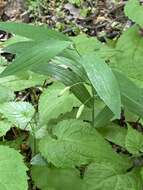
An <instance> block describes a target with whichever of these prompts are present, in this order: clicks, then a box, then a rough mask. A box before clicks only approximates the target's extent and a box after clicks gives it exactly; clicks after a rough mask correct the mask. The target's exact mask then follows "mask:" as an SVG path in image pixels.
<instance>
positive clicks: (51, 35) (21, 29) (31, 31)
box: [0, 22, 70, 41]
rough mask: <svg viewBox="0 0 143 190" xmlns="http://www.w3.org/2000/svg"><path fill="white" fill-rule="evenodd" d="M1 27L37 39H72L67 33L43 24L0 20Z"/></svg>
mask: <svg viewBox="0 0 143 190" xmlns="http://www.w3.org/2000/svg"><path fill="white" fill-rule="evenodd" d="M0 29H1V30H5V31H8V32H10V33H14V34H17V35H19V36H24V37H26V38H29V39H32V40H36V41H47V40H49V39H59V40H68V41H70V39H69V38H68V37H66V36H65V35H63V34H61V33H59V32H57V31H55V30H51V29H49V28H47V27H43V26H33V25H29V24H24V23H15V22H0Z"/></svg>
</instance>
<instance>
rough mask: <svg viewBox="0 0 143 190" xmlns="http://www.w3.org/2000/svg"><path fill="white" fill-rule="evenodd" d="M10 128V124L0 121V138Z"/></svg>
mask: <svg viewBox="0 0 143 190" xmlns="http://www.w3.org/2000/svg"><path fill="white" fill-rule="evenodd" d="M10 128H11V123H10V122H7V121H0V137H2V136H4V135H5V134H6V133H7V131H9V130H10Z"/></svg>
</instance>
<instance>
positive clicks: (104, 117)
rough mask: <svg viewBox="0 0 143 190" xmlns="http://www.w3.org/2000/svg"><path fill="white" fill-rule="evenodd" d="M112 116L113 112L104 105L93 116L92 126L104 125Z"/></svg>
mask: <svg viewBox="0 0 143 190" xmlns="http://www.w3.org/2000/svg"><path fill="white" fill-rule="evenodd" d="M95 106H96V105H95ZM113 116H114V115H113V112H112V111H111V110H110V109H109V108H108V107H107V106H104V108H103V109H101V110H100V111H99V113H98V114H97V115H96V116H95V119H94V126H95V127H96V128H100V127H103V126H106V125H107V124H108V123H109V122H110V121H111V119H112V118H113Z"/></svg>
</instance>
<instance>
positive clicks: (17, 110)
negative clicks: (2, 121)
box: [0, 102, 35, 129]
mask: <svg viewBox="0 0 143 190" xmlns="http://www.w3.org/2000/svg"><path fill="white" fill-rule="evenodd" d="M34 112H35V110H34V108H33V106H32V105H31V104H30V103H28V102H6V103H3V104H0V113H2V114H3V115H4V116H5V118H7V119H8V120H9V121H10V122H12V123H13V124H15V125H16V126H17V127H20V128H22V129H25V127H26V125H27V124H28V123H29V122H30V121H31V119H32V117H33V115H34Z"/></svg>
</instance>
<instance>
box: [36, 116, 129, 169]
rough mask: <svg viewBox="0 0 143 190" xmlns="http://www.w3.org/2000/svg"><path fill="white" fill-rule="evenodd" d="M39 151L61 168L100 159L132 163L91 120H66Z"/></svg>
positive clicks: (56, 127)
mask: <svg viewBox="0 0 143 190" xmlns="http://www.w3.org/2000/svg"><path fill="white" fill-rule="evenodd" d="M39 150H40V152H41V154H42V155H43V157H45V158H46V159H47V160H48V161H49V162H52V163H53V164H54V165H55V166H57V167H63V168H65V167H75V166H80V165H83V164H88V163H90V162H92V161H94V160H96V161H97V162H101V161H108V162H113V163H114V164H115V165H116V164H117V165H120V167H121V168H122V167H127V168H128V167H129V165H130V162H129V160H128V161H127V162H125V161H124V159H123V158H122V157H121V156H119V155H118V154H117V153H115V152H114V151H113V150H112V148H111V146H110V145H109V144H108V143H107V142H106V141H105V140H104V139H103V137H102V136H101V135H100V134H99V133H98V132H97V131H96V130H95V129H94V128H92V127H91V126H90V125H89V124H88V123H86V122H82V121H80V120H72V119H71V120H64V121H62V122H60V123H58V124H57V125H56V126H55V127H54V128H53V130H52V135H51V136H50V135H49V136H46V137H44V138H43V139H41V141H40V143H39Z"/></svg>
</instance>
